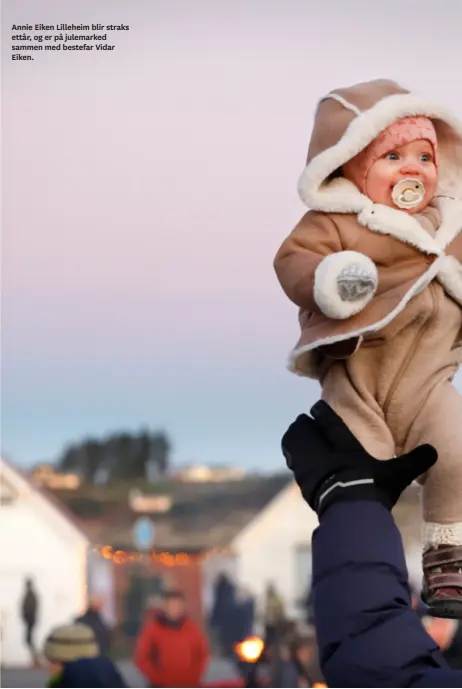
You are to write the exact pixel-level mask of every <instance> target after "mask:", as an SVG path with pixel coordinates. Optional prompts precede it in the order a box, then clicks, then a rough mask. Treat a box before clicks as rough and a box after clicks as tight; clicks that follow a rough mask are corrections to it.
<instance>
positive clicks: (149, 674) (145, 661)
mask: <svg viewBox="0 0 462 689" xmlns="http://www.w3.org/2000/svg"><path fill="white" fill-rule="evenodd" d="M156 642H157V639H156V627H155V625H153V624H150V623H148V624H146V625H145V626H144V627H143V629H142V630H141V632H140V635H139V636H138V639H137V641H136V646H135V653H134V657H133V662H134V664H135V665H136V667H137V668H138V670H139V671H140V672H141V673H142V674H143V675H144V676H145V677H146V679H148V680H149V681H150V682H151V683H152V684H156V680H157V672H156V667H155V665H154V662H153V658H154V657H155V651H154V647H155V644H156Z"/></svg>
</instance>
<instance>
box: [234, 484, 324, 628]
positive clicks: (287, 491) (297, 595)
mask: <svg viewBox="0 0 462 689" xmlns="http://www.w3.org/2000/svg"><path fill="white" fill-rule="evenodd" d="M317 525H318V518H317V516H316V514H315V513H314V512H313V511H312V510H311V509H310V508H309V507H308V505H307V504H306V502H305V501H304V500H303V498H302V496H301V494H300V489H299V488H298V486H296V485H295V484H293V483H290V484H289V485H288V486H286V488H284V489H283V490H282V491H281V492H280V493H279V494H278V495H277V496H276V497H275V498H274V499H273V500H272V501H271V502H270V503H269V504H268V505H267V506H266V507H265V508H264V509H263V510H262V511H261V512H260V513H259V514H258V515H257V516H256V517H254V519H252V521H251V522H250V523H249V524H248V526H246V527H245V528H244V529H243V530H242V531H241V532H240V533H239V534H238V535H237V536H236V537H235V538H234V540H233V541H232V543H231V549H232V550H233V552H234V553H235V555H236V564H235V572H236V579H237V581H238V582H239V584H241V585H242V586H244V587H245V588H248V589H249V590H250V591H251V592H252V594H253V595H255V596H256V597H257V601H258V602H259V604H260V606H259V607H261V606H262V605H263V600H264V595H265V591H266V587H267V585H268V584H269V583H270V582H271V583H273V584H274V585H275V586H276V589H277V591H278V593H279V595H280V596H281V597H282V599H283V600H284V603H285V608H286V613H287V615H289V616H290V617H293V618H299V617H301V616H302V615H303V614H304V610H303V609H302V608H301V607H300V602H301V601H302V600H304V599H306V595H307V593H308V589H309V586H310V584H311V538H312V535H313V531H314V529H315V528H316V527H317Z"/></svg>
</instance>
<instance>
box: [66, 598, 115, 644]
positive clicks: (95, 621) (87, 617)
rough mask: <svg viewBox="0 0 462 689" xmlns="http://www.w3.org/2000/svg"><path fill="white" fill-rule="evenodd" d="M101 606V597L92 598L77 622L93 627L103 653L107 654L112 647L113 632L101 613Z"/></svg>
mask: <svg viewBox="0 0 462 689" xmlns="http://www.w3.org/2000/svg"><path fill="white" fill-rule="evenodd" d="M101 608H102V601H101V599H100V598H97V597H94V598H91V599H90V602H89V604H88V608H87V610H86V612H85V613H84V614H83V615H81V616H80V617H77V618H76V620H75V622H76V623H77V624H86V625H87V626H88V627H90V628H91V629H93V633H94V635H95V637H96V641H97V642H98V646H99V648H100V651H101V655H103V656H107V655H109V651H110V649H111V637H112V632H111V629H110V627H109V625H108V624H107V623H106V621H105V620H104V618H103V616H102V614H101Z"/></svg>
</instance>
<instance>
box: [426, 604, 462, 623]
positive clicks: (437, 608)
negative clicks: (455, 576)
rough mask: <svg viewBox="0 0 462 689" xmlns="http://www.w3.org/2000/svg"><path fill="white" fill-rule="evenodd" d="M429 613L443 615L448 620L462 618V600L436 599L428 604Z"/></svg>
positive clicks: (435, 615)
mask: <svg viewBox="0 0 462 689" xmlns="http://www.w3.org/2000/svg"><path fill="white" fill-rule="evenodd" d="M427 605H428V609H427V611H426V612H427V615H431V617H441V618H443V619H446V620H462V601H459V600H436V601H434V602H433V603H430V604H428V603H427Z"/></svg>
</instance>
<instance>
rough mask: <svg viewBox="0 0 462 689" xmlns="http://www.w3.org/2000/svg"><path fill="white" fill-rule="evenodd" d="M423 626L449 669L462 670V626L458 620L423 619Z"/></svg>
mask: <svg viewBox="0 0 462 689" xmlns="http://www.w3.org/2000/svg"><path fill="white" fill-rule="evenodd" d="M422 621H423V624H424V627H425V629H426V630H427V632H428V633H429V634H430V636H431V637H432V639H433V640H434V641H435V642H436V643H437V644H438V646H439V647H440V649H441V651H442V653H443V656H444V658H445V660H446V661H447V663H448V665H449V667H452V668H453V669H454V670H462V625H461V623H460V621H458V620H447V619H442V618H439V617H424V618H423V620H422Z"/></svg>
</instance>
